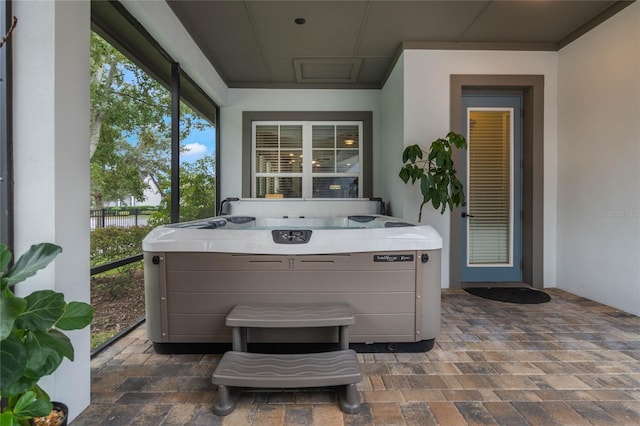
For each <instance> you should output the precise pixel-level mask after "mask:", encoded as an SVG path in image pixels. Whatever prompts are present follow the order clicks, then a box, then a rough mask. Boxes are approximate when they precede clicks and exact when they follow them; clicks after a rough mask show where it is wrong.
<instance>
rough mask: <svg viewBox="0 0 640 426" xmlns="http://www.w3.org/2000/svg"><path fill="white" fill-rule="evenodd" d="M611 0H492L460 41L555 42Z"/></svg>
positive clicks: (601, 9) (609, 3) (598, 11)
mask: <svg viewBox="0 0 640 426" xmlns="http://www.w3.org/2000/svg"><path fill="white" fill-rule="evenodd" d="M613 3H614V2H612V1H527V2H521V1H494V2H491V4H489V6H487V8H486V9H485V10H484V12H483V13H482V14H481V15H480V16H479V17H478V19H477V20H476V21H475V22H474V23H473V26H471V27H470V28H469V29H468V30H467V31H466V32H465V33H464V35H463V36H462V38H461V41H481V42H482V41H485V42H554V43H557V42H558V41H560V40H561V39H562V38H563V37H565V36H567V35H568V34H569V33H570V32H571V31H573V30H575V29H576V28H578V27H579V26H581V25H582V24H584V23H585V22H586V21H588V20H589V19H590V18H591V17H593V16H595V15H597V14H598V13H600V12H602V11H603V10H605V9H606V8H607V7H609V6H611V5H612V4H613Z"/></svg>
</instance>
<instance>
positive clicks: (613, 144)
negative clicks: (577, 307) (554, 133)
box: [557, 3, 640, 315]
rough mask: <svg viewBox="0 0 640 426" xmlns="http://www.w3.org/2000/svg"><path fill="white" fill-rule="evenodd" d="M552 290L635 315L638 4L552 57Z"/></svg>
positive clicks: (639, 272)
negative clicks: (555, 68)
mask: <svg viewBox="0 0 640 426" xmlns="http://www.w3.org/2000/svg"><path fill="white" fill-rule="evenodd" d="M558 79H559V88H560V89H559V96H558V110H559V114H558V115H559V120H558V121H559V137H558V160H559V173H558V260H557V265H558V287H560V288H562V289H564V290H567V291H569V292H571V293H574V294H578V295H581V296H584V297H587V298H589V299H592V300H596V301H598V302H601V303H605V304H608V305H612V306H615V307H617V308H620V309H623V310H625V311H628V312H632V313H634V314H636V315H639V314H640V190H639V189H638V188H639V184H640V3H636V4H634V5H632V6H629V7H627V8H626V9H624V10H623V11H622V12H620V13H619V14H618V15H616V16H614V17H613V18H611V19H610V20H608V21H607V22H605V23H603V24H601V25H600V26H599V27H597V28H595V29H594V30H592V31H591V32H589V33H588V34H586V35H584V36H582V37H581V38H580V39H578V40H576V41H574V42H573V43H571V44H570V45H568V46H567V47H565V48H564V49H562V50H561V51H560V56H559V78H558Z"/></svg>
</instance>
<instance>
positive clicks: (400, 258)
mask: <svg viewBox="0 0 640 426" xmlns="http://www.w3.org/2000/svg"><path fill="white" fill-rule="evenodd" d="M373 261H374V262H413V255H412V254H374V255H373Z"/></svg>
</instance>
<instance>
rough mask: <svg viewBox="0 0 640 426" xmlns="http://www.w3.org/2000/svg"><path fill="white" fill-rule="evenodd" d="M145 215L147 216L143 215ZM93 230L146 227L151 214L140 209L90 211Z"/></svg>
mask: <svg viewBox="0 0 640 426" xmlns="http://www.w3.org/2000/svg"><path fill="white" fill-rule="evenodd" d="M143 213H145V214H143ZM90 217H91V229H98V228H107V227H110V226H118V227H121V228H128V227H130V226H144V225H146V224H147V221H148V220H149V214H148V213H146V212H143V210H140V209H127V210H114V209H97V210H90Z"/></svg>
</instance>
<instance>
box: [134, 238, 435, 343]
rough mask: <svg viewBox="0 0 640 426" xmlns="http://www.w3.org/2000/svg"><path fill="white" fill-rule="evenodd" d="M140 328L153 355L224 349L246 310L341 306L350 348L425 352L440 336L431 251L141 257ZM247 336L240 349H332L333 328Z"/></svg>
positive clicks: (156, 254)
mask: <svg viewBox="0 0 640 426" xmlns="http://www.w3.org/2000/svg"><path fill="white" fill-rule="evenodd" d="M144 273H145V298H146V326H147V334H148V337H149V339H150V340H151V341H152V342H153V343H154V346H155V347H156V350H158V349H159V348H162V346H163V345H166V346H167V347H168V346H170V345H173V344H185V343H189V344H191V343H194V344H209V343H230V342H231V330H230V328H229V327H227V326H226V325H225V317H226V315H227V314H228V313H229V312H230V311H231V310H232V309H233V307H234V306H236V305H238V304H247V303H347V304H349V305H351V307H352V309H353V312H354V314H355V318H356V321H355V325H353V326H351V327H350V341H351V343H352V344H353V343H355V344H358V343H385V344H395V343H416V342H423V343H430V344H428V345H425V346H424V347H425V348H426V349H427V350H428V349H430V347H431V345H432V344H433V340H434V339H435V337H436V336H437V334H438V333H439V331H440V250H426V251H419V250H414V251H412V250H400V251H385V252H356V253H332V254H318V255H316V254H297V255H283V254H280V255H267V254H233V253H217V252H184V251H183V252H154V251H150V252H145V253H144ZM318 331H319V330H318V329H316V330H314V331H311V330H306V329H275V330H272V329H268V330H267V329H252V330H249V335H248V342H249V343H252V342H253V343H260V342H282V343H285V342H287V343H291V342H308V343H312V342H318V341H324V342H337V341H338V338H337V332H336V331H335V328H327V329H326V330H325V329H323V330H322V332H323V333H318Z"/></svg>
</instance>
